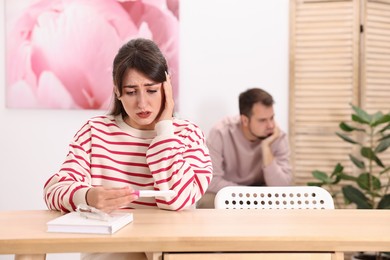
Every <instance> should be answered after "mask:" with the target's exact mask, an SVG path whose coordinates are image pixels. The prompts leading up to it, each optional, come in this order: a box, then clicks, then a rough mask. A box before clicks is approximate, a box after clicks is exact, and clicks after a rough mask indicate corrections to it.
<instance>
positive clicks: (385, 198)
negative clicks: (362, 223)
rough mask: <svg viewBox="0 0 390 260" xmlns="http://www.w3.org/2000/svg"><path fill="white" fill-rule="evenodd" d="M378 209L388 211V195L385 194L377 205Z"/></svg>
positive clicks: (389, 196) (389, 199) (389, 197)
mask: <svg viewBox="0 0 390 260" xmlns="http://www.w3.org/2000/svg"><path fill="white" fill-rule="evenodd" d="M378 209H390V194H386V195H385V196H383V198H382V199H381V200H380V201H379V203H378Z"/></svg>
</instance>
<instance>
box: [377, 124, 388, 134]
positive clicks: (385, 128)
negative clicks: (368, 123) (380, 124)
mask: <svg viewBox="0 0 390 260" xmlns="http://www.w3.org/2000/svg"><path fill="white" fill-rule="evenodd" d="M389 129H390V124H388V125H387V126H385V127H384V128H382V129H381V130H380V131H379V132H381V133H383V132H385V131H386V130H389Z"/></svg>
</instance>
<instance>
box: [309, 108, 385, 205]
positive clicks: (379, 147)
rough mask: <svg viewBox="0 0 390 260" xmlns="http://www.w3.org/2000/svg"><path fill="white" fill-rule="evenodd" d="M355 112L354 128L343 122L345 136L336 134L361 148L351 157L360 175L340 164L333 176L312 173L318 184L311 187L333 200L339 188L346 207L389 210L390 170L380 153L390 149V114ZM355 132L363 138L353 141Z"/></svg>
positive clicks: (353, 118) (313, 183) (353, 116)
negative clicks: (328, 192)
mask: <svg viewBox="0 0 390 260" xmlns="http://www.w3.org/2000/svg"><path fill="white" fill-rule="evenodd" d="M352 109H353V111H354V113H353V114H352V116H351V119H352V124H347V123H345V122H341V123H340V124H339V127H340V129H341V130H342V132H336V134H337V135H338V136H339V137H340V138H341V139H342V140H343V141H345V142H348V143H351V144H353V145H355V146H356V147H357V148H358V149H356V151H358V155H354V154H349V155H348V156H349V158H350V160H351V162H352V164H353V166H355V167H356V168H357V173H355V174H354V173H347V172H345V171H344V166H343V165H342V164H341V163H337V165H336V166H335V168H334V170H333V172H332V173H330V174H327V173H325V172H323V171H318V170H315V171H313V172H312V175H313V177H314V178H315V179H316V180H318V181H317V182H309V183H308V185H315V186H321V187H324V188H326V189H328V190H329V191H330V192H331V193H332V195H333V196H334V198H336V197H337V196H338V194H339V192H337V191H336V190H335V188H334V187H335V185H339V186H341V187H342V188H341V191H342V195H343V197H344V202H345V204H346V205H348V204H351V203H353V204H355V205H356V207H357V208H358V209H390V166H386V165H385V164H384V163H383V161H382V160H381V159H380V155H381V153H383V152H385V151H386V150H387V149H388V148H389V147H390V114H389V113H388V114H383V113H382V112H376V113H374V114H368V113H367V112H366V111H364V110H363V109H361V108H359V107H357V106H354V105H352ZM352 132H358V134H359V137H360V138H352V137H351V136H350V134H351V133H352ZM376 166H377V167H376Z"/></svg>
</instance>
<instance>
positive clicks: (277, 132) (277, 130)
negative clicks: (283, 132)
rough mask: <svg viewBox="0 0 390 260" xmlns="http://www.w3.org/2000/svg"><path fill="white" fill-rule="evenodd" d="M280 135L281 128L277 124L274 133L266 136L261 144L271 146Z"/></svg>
mask: <svg viewBox="0 0 390 260" xmlns="http://www.w3.org/2000/svg"><path fill="white" fill-rule="evenodd" d="M279 136H280V128H279V127H278V126H275V129H274V132H273V134H272V135H270V136H268V137H267V138H265V139H264V140H263V141H262V142H261V145H262V146H268V147H269V146H270V145H271V144H272V143H273V142H274V141H275V140H276V139H277V138H278V137H279Z"/></svg>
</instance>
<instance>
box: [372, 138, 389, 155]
mask: <svg viewBox="0 0 390 260" xmlns="http://www.w3.org/2000/svg"><path fill="white" fill-rule="evenodd" d="M389 147H390V138H387V139H383V140H382V141H381V142H380V143H379V144H378V146H377V147H375V153H381V152H383V151H386V149H387V148H389Z"/></svg>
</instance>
